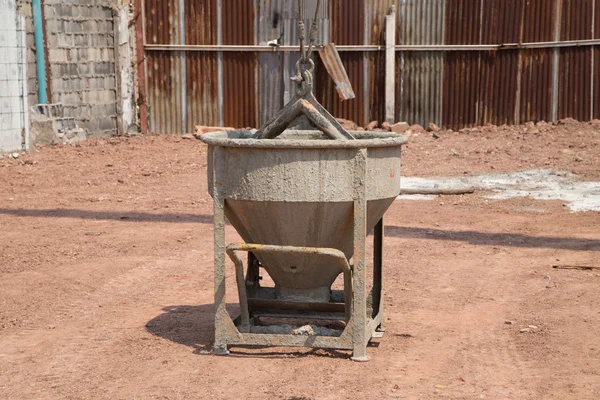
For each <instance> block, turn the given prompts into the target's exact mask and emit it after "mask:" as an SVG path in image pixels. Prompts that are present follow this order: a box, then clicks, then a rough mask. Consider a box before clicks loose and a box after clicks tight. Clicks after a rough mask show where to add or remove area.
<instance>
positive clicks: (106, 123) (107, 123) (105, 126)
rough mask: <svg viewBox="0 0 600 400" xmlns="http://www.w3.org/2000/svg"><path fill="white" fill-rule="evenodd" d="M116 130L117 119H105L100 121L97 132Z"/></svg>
mask: <svg viewBox="0 0 600 400" xmlns="http://www.w3.org/2000/svg"><path fill="white" fill-rule="evenodd" d="M116 129H117V118H115V117H105V118H102V119H101V120H100V126H99V130H101V131H105V130H115V131H116Z"/></svg>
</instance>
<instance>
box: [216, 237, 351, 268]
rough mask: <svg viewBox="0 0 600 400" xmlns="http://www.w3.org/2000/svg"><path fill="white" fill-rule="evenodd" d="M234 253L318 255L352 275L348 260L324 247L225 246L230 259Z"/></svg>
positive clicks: (250, 244)
mask: <svg viewBox="0 0 600 400" xmlns="http://www.w3.org/2000/svg"><path fill="white" fill-rule="evenodd" d="M236 251H251V252H253V253H262V252H264V253H288V254H320V255H324V256H329V257H333V258H336V259H337V260H338V262H339V264H340V266H341V267H342V270H343V271H344V272H347V273H352V271H351V269H350V265H349V264H348V260H347V259H346V255H345V254H344V253H343V252H341V251H340V250H338V249H330V248H325V247H297V246H278V245H270V244H253V243H232V244H230V245H229V246H227V254H229V256H230V257H235V252H236ZM234 261H235V260H234Z"/></svg>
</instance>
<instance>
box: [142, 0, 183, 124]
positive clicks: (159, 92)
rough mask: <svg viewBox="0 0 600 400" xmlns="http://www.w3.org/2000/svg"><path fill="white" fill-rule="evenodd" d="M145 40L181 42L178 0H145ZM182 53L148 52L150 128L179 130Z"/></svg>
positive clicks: (155, 42) (168, 42)
mask: <svg viewBox="0 0 600 400" xmlns="http://www.w3.org/2000/svg"><path fill="white" fill-rule="evenodd" d="M145 7H146V9H145V16H146V41H147V42H148V43H151V44H182V43H181V31H180V29H179V26H180V23H179V20H180V12H182V11H183V10H181V8H180V2H179V0H168V1H160V0H147V1H146V2H145ZM181 59H182V53H180V52H171V51H157V52H151V53H148V54H147V56H146V65H147V73H148V86H149V87H148V106H149V114H150V130H151V131H153V132H160V133H168V134H173V133H180V132H182V131H183V127H182V85H181V84H182V80H181V62H182V60H181Z"/></svg>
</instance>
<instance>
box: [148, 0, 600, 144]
mask: <svg viewBox="0 0 600 400" xmlns="http://www.w3.org/2000/svg"><path fill="white" fill-rule="evenodd" d="M295 3H296V2H295V1H292V0H145V1H144V2H143V4H144V7H143V10H142V18H143V21H144V22H143V24H142V25H143V28H142V29H143V37H144V44H143V46H144V50H145V53H146V61H145V69H146V81H147V91H148V93H147V95H146V96H142V99H144V98H146V99H147V106H148V113H149V116H148V118H149V122H150V129H151V130H152V131H154V132H163V133H182V132H186V131H187V132H189V131H192V130H193V127H194V126H195V125H224V126H234V127H258V126H260V125H261V124H262V123H264V122H265V121H266V120H267V119H268V118H269V117H271V116H272V115H273V114H274V113H275V112H277V111H278V110H279V109H280V108H281V107H282V106H283V105H284V104H285V102H286V101H287V100H289V98H290V96H291V93H292V92H291V91H292V86H291V83H290V80H289V78H290V76H292V74H293V71H294V65H295V62H296V60H297V59H298V52H297V50H296V49H295V48H293V47H290V46H297V44H298V33H297V10H296V4H295ZM390 6H395V8H396V21H397V28H396V76H395V82H396V86H395V87H396V96H395V119H396V120H398V121H400V120H402V121H407V122H409V123H419V124H421V125H427V124H428V123H429V122H435V123H437V124H438V125H443V126H446V127H452V128H454V129H457V128H461V127H465V126H473V125H483V124H486V123H492V124H505V123H506V124H515V123H521V122H525V121H537V120H547V121H550V120H554V119H560V118H565V117H573V118H576V119H579V120H589V119H592V118H600V41H598V39H600V0H366V1H364V0H329V1H327V0H323V5H322V10H321V13H320V19H319V28H320V29H319V37H318V40H317V42H318V43H328V42H330V41H331V42H333V43H335V44H336V45H337V46H338V47H339V49H340V53H341V58H342V61H343V62H344V65H345V67H346V70H347V72H348V76H349V78H350V81H351V83H352V85H353V88H354V92H355V93H356V99H354V100H349V101H345V102H342V101H340V99H339V97H338V96H337V93H336V92H335V89H334V84H333V82H332V80H331V79H330V78H329V76H328V75H327V73H326V71H325V69H324V67H323V66H322V64H321V63H320V62H319V60H318V59H316V60H315V61H316V64H317V68H316V79H315V85H316V87H315V93H316V96H317V98H318V99H319V100H320V101H321V102H322V103H323V104H324V105H325V107H326V108H328V109H329V110H330V111H331V112H332V113H333V114H334V115H335V116H336V117H340V118H346V119H351V120H354V121H356V122H357V123H359V124H361V125H364V124H366V123H368V122H369V121H371V120H378V121H383V120H384V110H385V98H384V88H385V51H384V45H385V43H384V30H385V23H384V21H385V16H386V14H387V12H388V9H389V7H390ZM315 7H316V0H305V8H306V10H305V17H306V18H307V19H306V21H305V23H306V24H307V26H309V25H308V24H309V20H310V18H311V17H312V15H313V13H314V9H315ZM269 42H271V43H274V42H276V43H277V46H269ZM317 58H318V56H317Z"/></svg>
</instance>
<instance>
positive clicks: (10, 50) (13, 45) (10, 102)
mask: <svg viewBox="0 0 600 400" xmlns="http://www.w3.org/2000/svg"><path fill="white" fill-rule="evenodd" d="M24 29H25V20H24V18H23V16H22V15H20V14H18V13H17V10H16V5H15V0H0V152H9V151H18V150H25V149H27V147H28V145H29V143H28V142H29V140H28V139H29V138H28V136H29V135H28V131H29V126H28V125H29V121H28V114H27V112H28V110H27V88H26V81H27V77H26V73H27V69H26V64H25V51H26V43H25V30H24Z"/></svg>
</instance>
